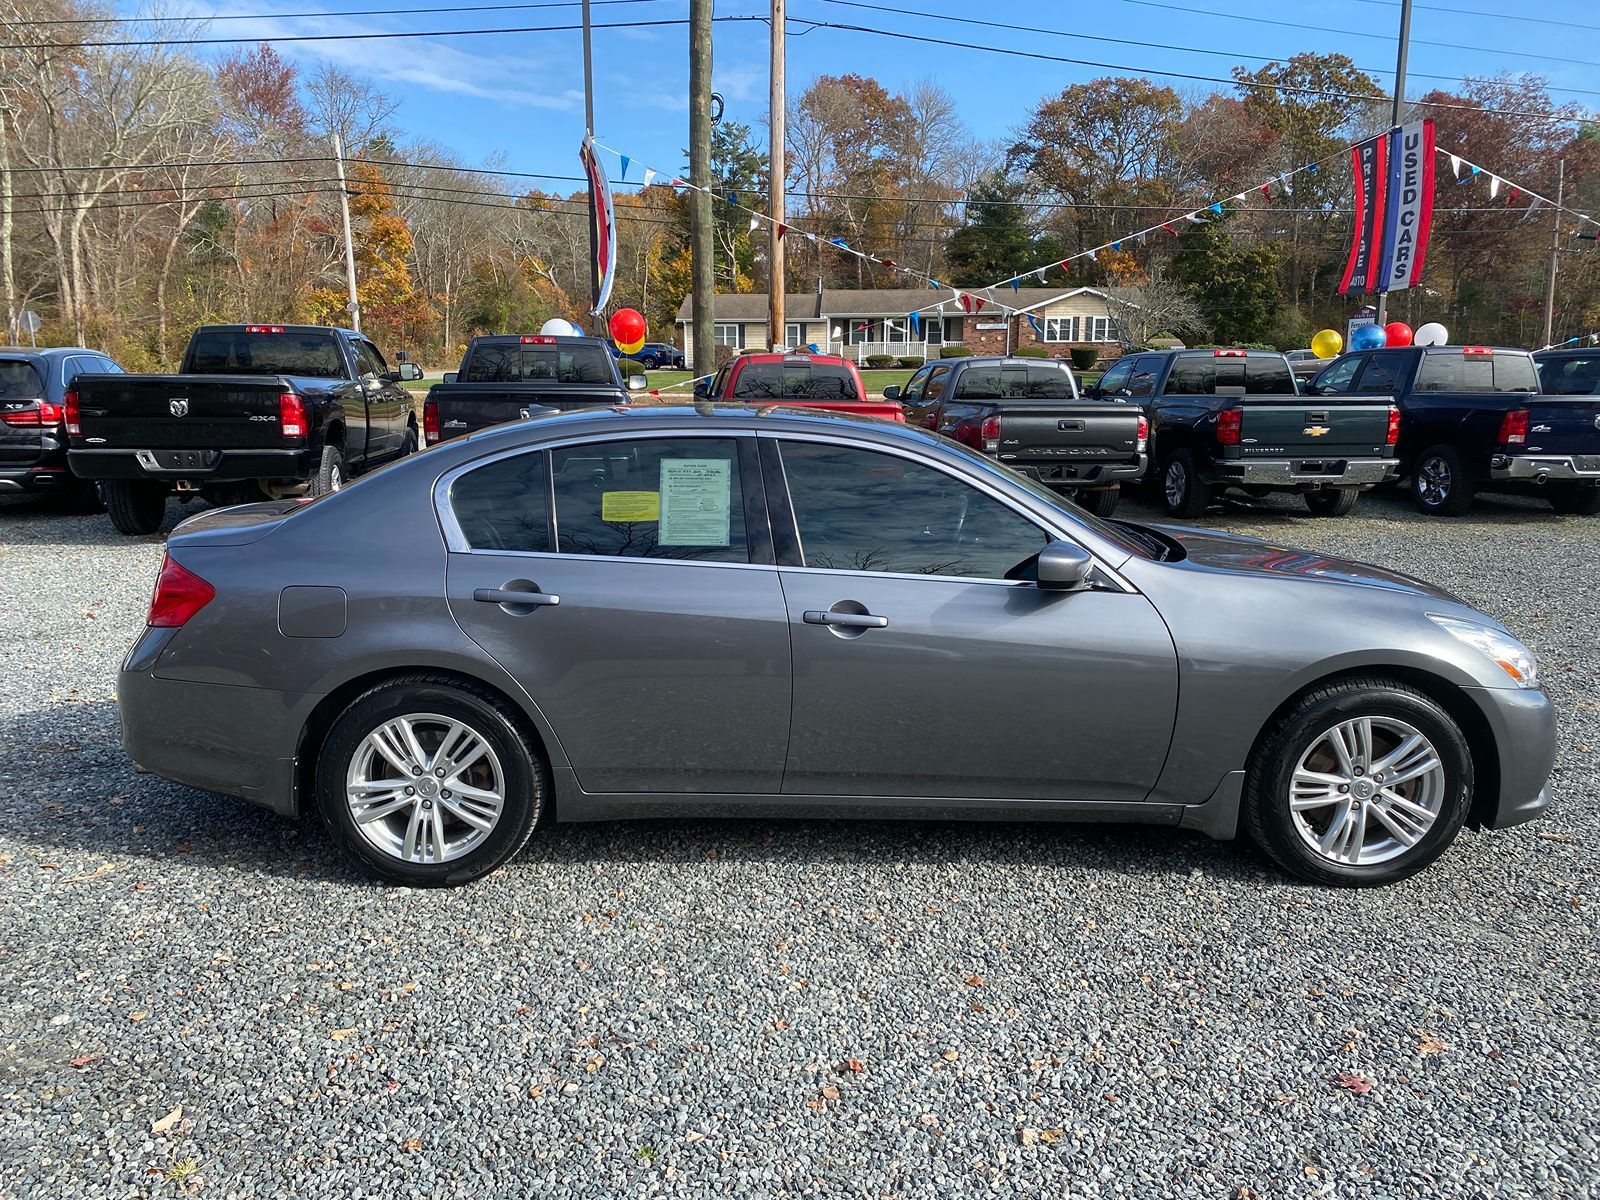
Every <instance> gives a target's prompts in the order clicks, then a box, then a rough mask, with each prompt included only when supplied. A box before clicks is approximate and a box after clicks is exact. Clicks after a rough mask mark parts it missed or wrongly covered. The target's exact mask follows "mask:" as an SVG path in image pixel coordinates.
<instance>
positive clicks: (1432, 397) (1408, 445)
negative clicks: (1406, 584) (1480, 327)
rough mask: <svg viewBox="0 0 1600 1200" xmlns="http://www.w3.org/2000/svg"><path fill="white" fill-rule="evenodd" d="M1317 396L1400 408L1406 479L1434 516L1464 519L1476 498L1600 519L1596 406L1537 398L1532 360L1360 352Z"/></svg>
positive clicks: (1550, 376)
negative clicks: (1523, 498)
mask: <svg viewBox="0 0 1600 1200" xmlns="http://www.w3.org/2000/svg"><path fill="white" fill-rule="evenodd" d="M1544 370H1545V373H1546V377H1547V380H1548V382H1547V384H1546V386H1545V389H1544V390H1545V391H1546V392H1551V391H1554V390H1555V388H1556V387H1557V386H1559V381H1558V378H1557V375H1556V373H1554V372H1552V371H1551V370H1550V368H1549V367H1548V366H1546V367H1545V368H1544ZM1311 389H1312V391H1313V392H1314V394H1316V395H1317V396H1318V397H1336V396H1346V395H1348V396H1351V397H1372V398H1383V399H1389V398H1392V399H1393V401H1394V403H1396V404H1398V405H1399V407H1400V443H1399V451H1400V473H1401V476H1402V477H1403V478H1405V479H1406V480H1407V481H1408V490H1409V491H1410V492H1411V498H1412V500H1413V501H1414V502H1415V504H1416V506H1417V508H1418V509H1420V510H1421V511H1422V512H1424V513H1428V514H1429V515H1431V516H1441V517H1453V516H1459V515H1460V514H1461V513H1464V512H1466V511H1467V509H1468V508H1470V507H1471V506H1472V501H1473V497H1474V496H1475V495H1476V494H1477V493H1478V492H1479V491H1480V490H1483V491H1497V492H1513V493H1518V492H1520V493H1523V494H1531V495H1538V496H1543V497H1544V498H1545V499H1547V500H1548V501H1549V502H1550V505H1551V507H1553V508H1554V509H1555V510H1556V511H1557V512H1563V513H1596V512H1600V397H1597V396H1581V395H1539V394H1538V393H1539V390H1540V384H1539V375H1538V373H1537V372H1536V370H1535V367H1534V361H1533V356H1532V355H1531V354H1529V353H1528V352H1527V351H1526V350H1508V349H1502V348H1500V347H1493V346H1406V347H1403V348H1398V347H1397V348H1395V349H1383V350H1367V351H1357V352H1355V353H1352V354H1346V355H1344V356H1342V357H1340V358H1336V359H1334V361H1333V362H1332V363H1331V364H1329V365H1328V366H1327V367H1326V368H1324V369H1323V371H1322V372H1321V373H1320V374H1319V375H1318V376H1317V377H1316V378H1315V379H1314V380H1312V382H1311Z"/></svg>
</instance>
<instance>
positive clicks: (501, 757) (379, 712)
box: [316, 675, 550, 887]
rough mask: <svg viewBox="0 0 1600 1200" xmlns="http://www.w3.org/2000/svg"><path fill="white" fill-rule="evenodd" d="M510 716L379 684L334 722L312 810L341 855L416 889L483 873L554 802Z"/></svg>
mask: <svg viewBox="0 0 1600 1200" xmlns="http://www.w3.org/2000/svg"><path fill="white" fill-rule="evenodd" d="M547 778H548V776H547V772H546V770H545V766H544V763H543V762H542V761H541V760H540V759H538V758H537V757H536V756H535V755H534V754H533V753H532V751H530V749H529V747H528V743H527V741H526V739H525V738H524V737H523V735H522V733H521V731H520V728H519V720H518V717H517V715H516V713H515V712H513V711H512V710H511V708H510V707H509V706H508V705H507V704H506V703H505V702H504V701H502V700H500V699H498V698H497V697H495V696H494V695H493V694H492V693H490V692H487V691H480V690H479V689H477V688H474V687H470V686H467V685H463V684H460V683H457V682H454V681H452V680H448V679H440V678H436V677H433V676H428V675H417V676H410V677H406V678H401V679H395V680H392V681H390V682H387V683H384V684H380V685H379V686H377V687H375V688H373V689H372V690H371V691H369V692H367V693H365V694H364V695H362V696H360V697H358V698H357V699H356V700H355V701H354V702H353V703H352V704H351V705H350V706H349V707H348V708H347V709H345V711H344V712H343V713H342V714H341V715H340V716H339V718H338V719H337V720H336V721H335V722H334V725H333V728H332V729H331V730H329V732H328V737H327V740H326V741H325V742H324V743H323V747H322V753H321V754H320V756H319V757H318V760H317V775H316V786H317V803H318V806H319V807H320V808H321V810H322V819H323V821H324V822H326V824H327V826H328V829H329V830H330V831H331V832H332V834H333V837H334V840H335V841H337V842H338V843H339V845H340V846H341V848H343V849H344V851H345V852H346V853H347V854H349V855H350V857H352V858H353V859H355V860H356V861H357V862H358V863H360V864H361V865H362V866H364V867H365V868H367V870H369V871H371V872H372V873H373V874H375V875H378V876H380V877H382V878H384V879H387V880H389V881H391V882H394V883H402V884H408V885H410V886H413V887H446V886H451V885H455V884H461V883H467V882H469V881H471V880H474V879H477V878H479V877H480V876H482V875H487V874H488V873H489V872H490V871H493V870H494V869H495V868H496V867H499V866H500V865H502V864H503V863H505V862H507V861H508V860H509V859H510V858H511V857H512V856H513V855H515V854H516V853H517V851H518V850H520V849H522V847H523V846H524V845H525V844H526V843H527V840H528V838H529V837H530V836H531V834H532V833H533V827H534V825H535V824H536V823H537V822H538V819H539V815H540V813H541V811H542V810H543V808H544V805H545V799H546V797H547V796H548V795H549V791H550V788H549V784H548V782H547Z"/></svg>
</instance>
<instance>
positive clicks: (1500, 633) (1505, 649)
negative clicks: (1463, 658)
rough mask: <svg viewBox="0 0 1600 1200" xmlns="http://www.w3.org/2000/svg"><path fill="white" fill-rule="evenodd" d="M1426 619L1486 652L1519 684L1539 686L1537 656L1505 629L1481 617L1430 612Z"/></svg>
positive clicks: (1532, 686) (1476, 648) (1522, 685)
mask: <svg viewBox="0 0 1600 1200" xmlns="http://www.w3.org/2000/svg"><path fill="white" fill-rule="evenodd" d="M1428 620H1430V621H1432V622H1433V623H1434V624H1435V625H1437V626H1438V627H1439V628H1440V629H1442V630H1444V631H1445V632H1446V633H1448V634H1449V635H1450V636H1451V637H1453V638H1455V639H1456V640H1457V641H1462V642H1465V643H1466V644H1467V645H1469V646H1471V647H1472V648H1473V649H1474V650H1477V651H1479V652H1480V653H1482V654H1483V655H1485V656H1486V657H1487V658H1488V659H1489V660H1490V661H1491V662H1493V663H1494V664H1495V665H1496V666H1497V667H1499V668H1500V669H1501V670H1502V671H1504V672H1505V673H1506V674H1507V675H1509V676H1511V678H1512V680H1514V681H1515V683H1516V685H1517V686H1518V687H1520V688H1536V687H1538V686H1539V660H1538V659H1536V658H1534V656H1533V651H1532V650H1529V649H1528V648H1527V647H1526V646H1524V645H1523V644H1522V643H1521V642H1519V641H1517V639H1516V638H1514V637H1512V636H1511V635H1510V634H1509V633H1507V632H1506V631H1505V630H1504V629H1497V628H1495V627H1494V626H1493V625H1486V624H1484V623H1483V622H1482V621H1466V620H1463V619H1461V618H1460V617H1442V616H1440V615H1439V614H1438V613H1429V614H1428Z"/></svg>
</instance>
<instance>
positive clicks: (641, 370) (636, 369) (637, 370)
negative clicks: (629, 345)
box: [617, 358, 649, 380]
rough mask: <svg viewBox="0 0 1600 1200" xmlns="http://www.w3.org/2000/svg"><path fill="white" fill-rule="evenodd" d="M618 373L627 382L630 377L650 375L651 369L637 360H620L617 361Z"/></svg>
mask: <svg viewBox="0 0 1600 1200" xmlns="http://www.w3.org/2000/svg"><path fill="white" fill-rule="evenodd" d="M617 373H618V374H619V375H621V376H622V378H623V379H624V380H626V379H627V378H628V376H629V375H646V374H649V368H648V367H646V366H645V365H644V364H643V363H642V362H640V361H639V360H638V359H637V358H619V359H617Z"/></svg>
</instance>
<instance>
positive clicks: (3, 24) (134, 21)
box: [0, 0, 662, 29]
mask: <svg viewBox="0 0 1600 1200" xmlns="http://www.w3.org/2000/svg"><path fill="white" fill-rule="evenodd" d="M589 3H590V4H591V5H593V6H595V7H597V8H598V7H599V6H601V5H612V4H659V3H662V0H589ZM582 4H583V0H537V3H528V4H447V5H443V6H441V7H438V8H357V9H346V10H342V11H329V10H327V9H323V10H320V11H312V12H287V13H286V12H276V13H215V14H210V13H196V14H195V15H193V16H187V17H109V18H108V17H52V18H47V19H43V20H28V21H0V29H4V28H10V27H16V28H22V29H26V28H29V27H32V26H35V25H108V24H110V23H111V22H112V21H117V22H118V23H120V24H123V25H176V24H189V25H202V24H203V25H209V24H211V23H212V22H213V21H287V20H291V19H295V18H301V17H401V16H411V15H414V14H418V13H462V12H513V11H516V10H519V9H529V8H580V7H582Z"/></svg>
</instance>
